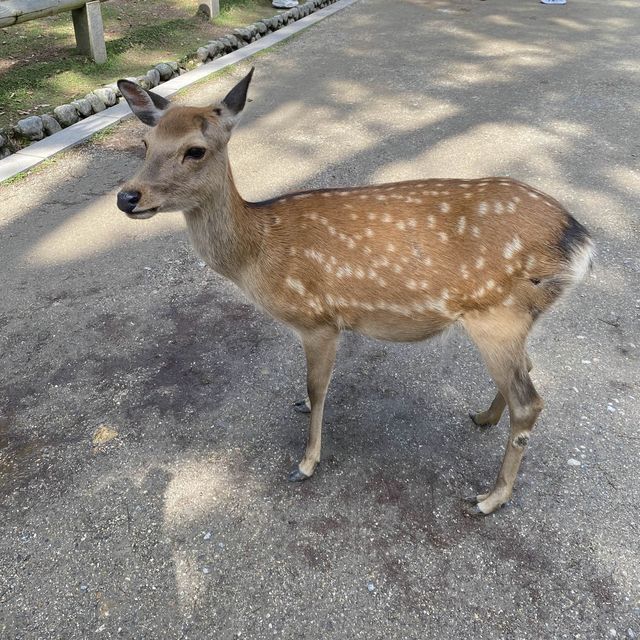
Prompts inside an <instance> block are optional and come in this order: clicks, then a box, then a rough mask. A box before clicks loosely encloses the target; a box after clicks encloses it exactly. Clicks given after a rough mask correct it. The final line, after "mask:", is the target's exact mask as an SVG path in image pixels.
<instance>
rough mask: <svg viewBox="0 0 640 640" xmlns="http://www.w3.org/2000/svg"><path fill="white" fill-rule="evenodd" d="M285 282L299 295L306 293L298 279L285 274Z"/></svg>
mask: <svg viewBox="0 0 640 640" xmlns="http://www.w3.org/2000/svg"><path fill="white" fill-rule="evenodd" d="M286 283H287V285H288V286H289V288H290V289H293V290H294V291H295V292H296V293H299V294H300V295H301V296H302V295H304V294H305V293H306V291H307V290H306V289H305V288H304V285H303V284H302V282H300V280H297V279H296V278H292V277H291V276H287V279H286Z"/></svg>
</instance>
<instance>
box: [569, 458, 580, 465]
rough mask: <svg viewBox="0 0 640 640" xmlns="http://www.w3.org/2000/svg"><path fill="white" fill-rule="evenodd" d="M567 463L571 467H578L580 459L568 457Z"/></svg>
mask: <svg viewBox="0 0 640 640" xmlns="http://www.w3.org/2000/svg"><path fill="white" fill-rule="evenodd" d="M567 464H568V465H570V466H572V467H579V466H580V460H576V459H575V458H569V459H568V460H567Z"/></svg>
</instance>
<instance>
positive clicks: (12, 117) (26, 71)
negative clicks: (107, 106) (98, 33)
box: [0, 0, 276, 127]
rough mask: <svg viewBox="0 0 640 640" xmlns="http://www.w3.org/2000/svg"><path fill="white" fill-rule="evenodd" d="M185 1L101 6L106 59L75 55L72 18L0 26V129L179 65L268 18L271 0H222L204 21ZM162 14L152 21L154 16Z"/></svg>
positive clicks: (119, 1) (122, 0)
mask: <svg viewBox="0 0 640 640" xmlns="http://www.w3.org/2000/svg"><path fill="white" fill-rule="evenodd" d="M196 7H197V3H194V2H193V1H192V0H111V1H110V2H107V3H104V4H103V5H102V12H103V21H104V24H105V37H106V41H107V55H108V60H107V62H106V63H105V64H103V65H98V64H95V63H93V62H92V61H91V60H89V59H87V58H86V57H84V56H81V55H78V54H77V53H76V52H75V40H74V36H73V26H72V23H71V14H70V13H63V14H59V15H57V16H52V17H50V18H45V19H41V20H33V21H30V22H26V23H23V24H21V25H16V26H13V27H7V28H4V29H0V47H1V51H2V57H1V58H0V127H3V126H6V125H8V124H15V123H16V122H17V121H18V120H19V119H20V118H24V117H26V116H27V115H32V114H36V113H46V112H48V111H52V110H53V108H54V107H56V106H58V105H60V104H63V103H65V102H69V101H70V100H73V99H75V98H79V97H84V95H85V94H87V93H89V92H90V91H92V90H93V89H95V88H97V87H99V86H101V85H104V84H108V83H110V82H113V81H115V80H117V79H118V78H121V77H127V76H137V75H141V74H143V73H145V72H146V71H147V70H148V69H150V68H151V67H152V66H153V65H155V64H157V63H158V62H162V61H165V60H181V59H184V58H185V56H187V55H188V54H190V53H193V52H194V51H195V50H196V49H197V48H198V47H199V46H201V45H202V44H204V43H206V42H207V40H210V39H212V38H215V37H216V36H219V35H223V34H224V33H228V32H229V31H230V30H231V29H233V28H235V27H237V26H242V25H245V24H248V23H250V22H254V21H255V20H257V19H259V18H261V17H265V16H270V15H273V14H274V13H275V12H276V10H275V9H273V8H272V7H271V2H270V0H222V2H221V14H220V16H219V17H218V18H217V19H216V20H215V21H214V22H213V23H210V22H208V21H206V20H204V19H202V18H201V17H198V16H195V15H194V11H195V8H196ZM158 15H162V16H165V19H164V20H163V21H159V22H154V21H155V18H156V16H158Z"/></svg>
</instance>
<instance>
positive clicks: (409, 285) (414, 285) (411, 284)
mask: <svg viewBox="0 0 640 640" xmlns="http://www.w3.org/2000/svg"><path fill="white" fill-rule="evenodd" d="M405 286H406V287H407V289H411V290H412V291H415V290H416V289H417V288H418V283H417V282H416V281H415V280H407V281H406V282H405Z"/></svg>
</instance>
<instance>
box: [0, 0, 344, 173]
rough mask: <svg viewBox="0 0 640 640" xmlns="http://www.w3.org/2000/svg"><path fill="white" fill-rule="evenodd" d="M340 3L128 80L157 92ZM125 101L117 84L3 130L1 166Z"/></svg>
mask: <svg viewBox="0 0 640 640" xmlns="http://www.w3.org/2000/svg"><path fill="white" fill-rule="evenodd" d="M338 1H339V0H308V1H307V2H305V3H303V4H301V5H299V6H297V7H294V8H293V9H289V10H287V11H283V12H282V13H279V14H276V15H275V16H273V17H271V18H263V19H261V20H258V21H257V22H255V23H254V24H250V25H249V26H247V27H240V28H238V29H234V30H233V32H232V33H229V34H227V35H225V36H221V37H219V38H216V39H215V40H211V41H209V43H208V44H207V45H206V46H203V47H200V48H199V49H198V50H197V51H196V52H195V53H194V54H190V55H188V56H186V58H185V59H183V61H180V62H161V63H160V64H157V65H156V66H155V67H153V68H152V69H149V71H147V73H146V74H145V75H143V76H139V77H137V78H128V79H129V80H132V81H134V82H136V83H138V84H139V85H140V86H142V87H144V88H145V89H153V88H155V87H158V86H160V85H162V84H163V83H165V82H167V81H169V80H171V79H172V78H176V77H178V76H180V75H183V74H186V73H189V72H188V71H187V68H186V67H185V66H184V63H185V62H187V61H191V60H193V59H194V58H195V59H196V60H197V62H196V68H197V67H198V66H200V65H203V64H206V63H207V62H209V61H211V60H215V59H217V58H221V57H223V56H226V55H227V54H229V53H232V52H234V51H237V50H238V49H241V48H243V47H246V46H247V45H249V44H251V43H253V42H256V41H257V40H260V39H261V38H263V37H264V36H267V35H269V34H270V33H273V32H275V31H278V30H279V29H282V28H283V27H285V26H287V25H288V24H290V23H292V22H295V21H297V20H301V19H303V18H306V17H307V16H309V15H310V14H312V13H314V12H316V11H318V10H320V9H323V8H324V7H326V6H328V5H330V4H334V3H336V2H338ZM121 97H122V96H121V94H120V92H119V91H118V88H117V86H116V84H115V83H113V84H110V85H106V86H105V87H102V88H100V89H96V90H95V91H92V92H91V93H88V94H87V95H86V96H85V97H84V98H79V99H77V100H73V101H72V102H70V103H69V104H63V105H60V106H58V107H56V108H55V109H54V110H53V113H46V114H44V115H41V116H38V115H34V116H29V117H27V118H23V119H22V120H19V121H18V122H17V124H15V125H14V126H9V127H8V128H5V129H0V166H1V165H2V164H3V160H4V159H7V158H8V157H9V156H12V155H15V154H18V153H19V154H28V155H33V154H32V153H30V149H31V147H32V146H33V143H34V142H38V141H41V140H43V139H44V138H46V137H48V136H53V135H54V134H57V133H59V132H61V131H62V130H63V129H65V128H67V127H70V126H72V125H75V124H76V123H79V122H81V121H82V120H84V119H87V118H90V117H92V116H94V115H97V114H100V113H103V112H105V110H107V109H108V108H109V107H113V106H115V105H117V104H118V102H119V100H120V98H121ZM105 115H106V114H105ZM107 117H108V116H107ZM54 146H55V145H54ZM7 177H8V176H6V175H4V171H2V169H1V168H0V181H2V180H5V179H6V178H7Z"/></svg>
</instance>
